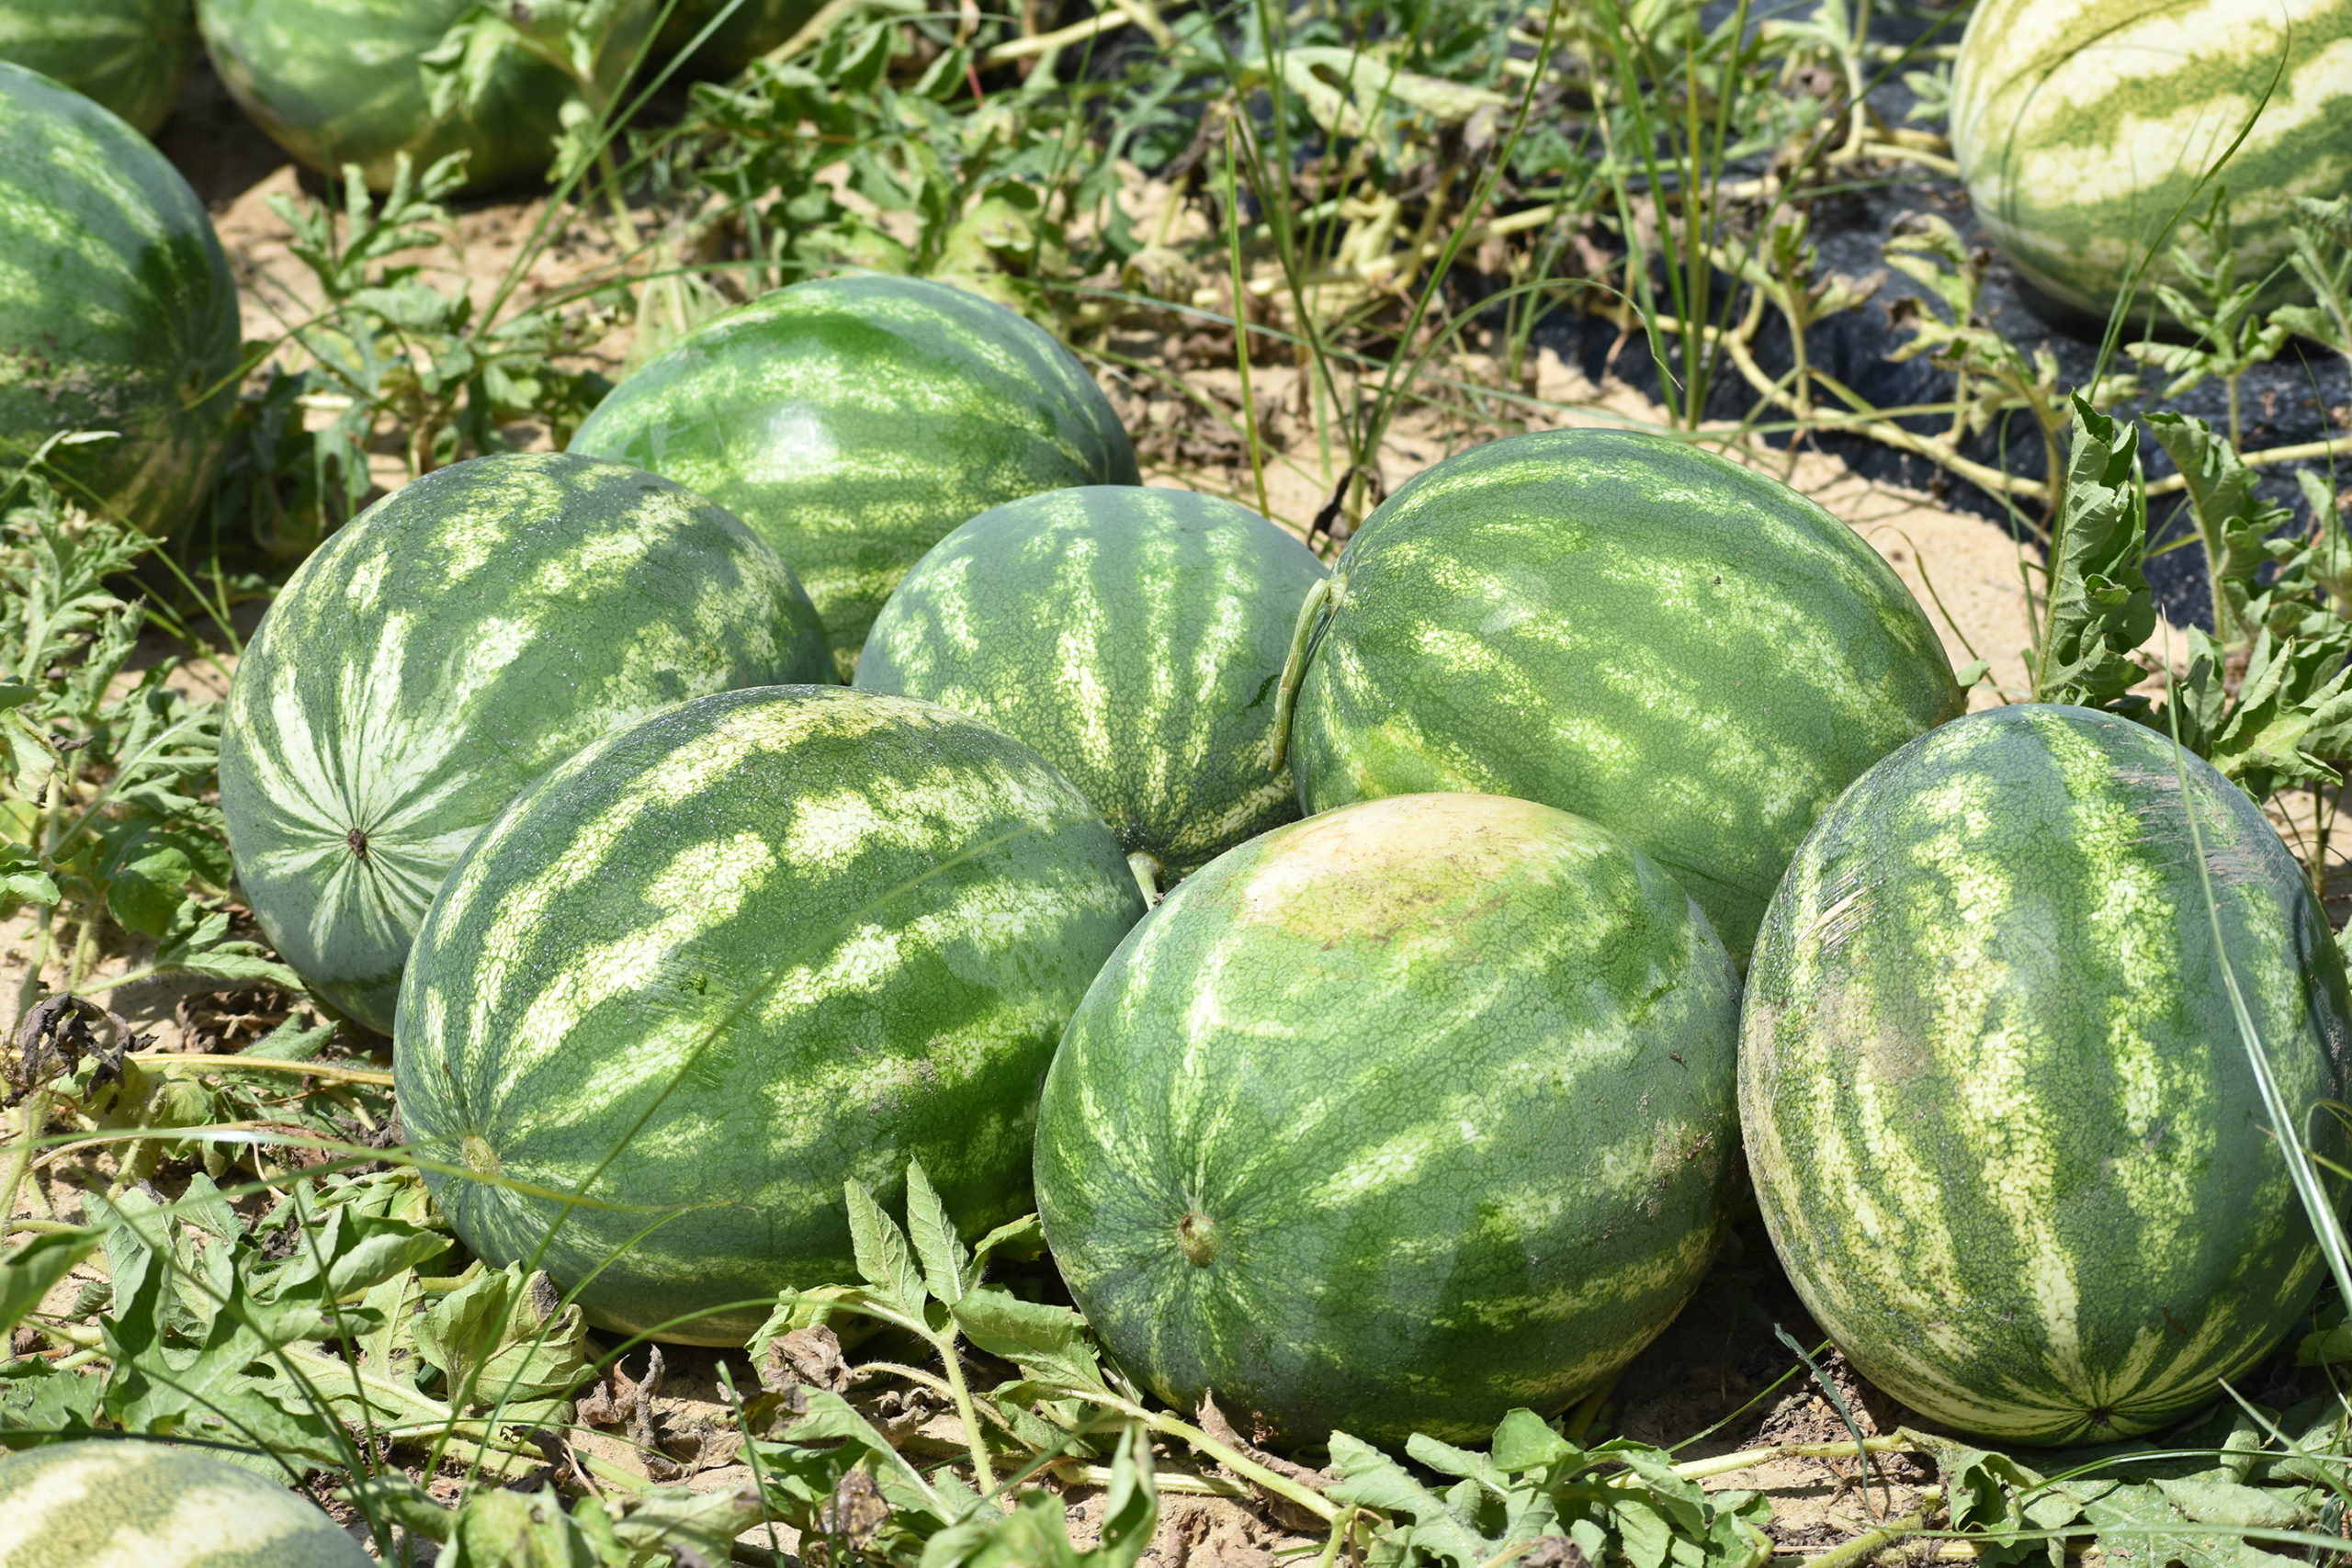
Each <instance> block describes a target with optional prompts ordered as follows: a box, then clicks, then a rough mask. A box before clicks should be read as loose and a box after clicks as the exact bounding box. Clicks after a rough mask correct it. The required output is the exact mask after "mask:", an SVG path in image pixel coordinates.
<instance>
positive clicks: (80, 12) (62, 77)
mask: <svg viewBox="0 0 2352 1568" xmlns="http://www.w3.org/2000/svg"><path fill="white" fill-rule="evenodd" d="M0 60H9V61H14V62H16V63H17V64H18V65H22V66H24V67H26V68H27V69H28V70H32V71H38V72H40V73H41V74H42V75H44V76H47V77H49V78H50V79H51V80H52V81H55V82H59V83H62V85H65V86H68V87H71V88H73V89H74V91H75V92H77V93H84V94H86V95H88V96H90V97H93V98H96V100H97V101H98V102H99V103H101V104H104V105H105V106H106V107H107V108H110V109H112V110H113V111H114V112H115V113H117V114H119V115H120V116H121V117H122V118H125V119H127V120H129V121H130V123H131V125H132V126H133V127H135V128H136V129H137V130H140V131H141V133H143V134H146V135H153V133H154V130H155V128H156V127H157V126H159V125H161V124H163V123H164V117H165V116H167V115H169V114H170V113H171V112H172V105H173V104H174V103H175V102H177V101H178V98H179V96H180V84H181V83H182V82H185V81H187V72H188V67H189V66H190V65H192V64H194V63H195V62H196V12H195V9H194V7H193V6H190V4H189V0H73V3H72V4H70V5H65V4H60V0H0Z"/></svg>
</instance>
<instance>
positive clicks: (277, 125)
mask: <svg viewBox="0 0 2352 1568" xmlns="http://www.w3.org/2000/svg"><path fill="white" fill-rule="evenodd" d="M473 4H474V0H204V4H203V5H201V6H198V10H197V20H198V25H199V26H200V28H202V30H203V34H204V44H205V48H206V50H207V51H209V53H210V55H211V57H212V64H213V68H214V69H215V70H216V71H217V72H219V73H220V81H221V84H222V85H224V86H226V87H227V88H228V89H229V93H230V96H232V97H233V98H235V99H236V100H237V104H238V107H241V108H243V110H244V111H245V113H246V114H247V115H248V116H250V117H251V118H252V119H253V121H254V124H256V125H258V126H260V127H261V128H262V130H264V131H266V133H267V134H268V136H269V138H270V140H271V141H275V142H277V144H278V145H279V146H280V147H283V148H284V149H286V151H287V152H289V153H291V154H292V155H293V156H294V158H295V160H296V161H297V162H299V163H300V164H302V165H303V166H304V167H305V168H308V169H311V170H312V171H314V172H316V173H319V174H322V175H328V176H330V177H334V178H340V177H341V171H342V169H343V166H344V165H345V164H356V165H357V166H358V167H359V170H360V172H361V175H363V177H364V178H365V179H366V180H367V183H368V188H369V189H371V190H375V191H383V190H387V189H389V188H390V186H391V184H392V180H393V177H394V173H395V170H396V167H397V164H398V160H399V156H400V154H401V153H403V152H405V153H406V154H408V157H409V161H410V164H412V166H413V168H414V169H415V170H416V171H417V172H419V173H422V172H423V171H424V169H425V168H426V167H427V166H428V165H430V164H433V163H435V162H436V161H437V160H439V159H441V158H443V157H445V156H447V155H448V154H450V153H452V152H464V153H466V154H467V162H466V183H465V187H464V188H466V189H468V190H488V189H492V188H495V187H498V186H511V185H515V184H516V183H519V182H522V181H526V180H530V179H535V178H537V177H539V176H540V175H544V174H545V173H546V171H547V169H548V164H549V163H550V162H551V160H552V159H553V158H554V156H555V144H556V138H557V137H558V135H559V134H560V132H561V131H562V130H563V124H562V118H561V111H562V108H563V105H564V102H565V100H566V97H567V96H570V95H571V93H572V91H573V88H572V84H571V78H570V77H569V76H568V75H567V74H566V73H563V72H561V71H560V70H558V69H557V68H556V67H555V66H553V65H551V64H549V63H548V62H546V61H543V60H540V59H537V57H535V56H533V55H531V54H529V53H527V52H526V51H524V50H523V49H522V48H521V47H519V46H515V47H511V48H507V49H505V50H503V51H501V52H500V53H499V54H498V56H497V58H496V60H495V61H494V62H492V64H491V65H490V67H489V69H488V71H487V73H485V75H484V77H483V79H482V81H481V85H480V88H479V90H478V91H477V92H475V93H473V94H472V95H471V96H470V98H469V100H468V101H461V102H459V103H458V104H457V105H456V106H455V107H452V108H451V109H450V110H449V112H447V114H442V115H435V113H434V112H433V107H432V103H431V100H430V98H429V96H427V95H428V89H427V86H426V83H425V78H424V69H423V67H422V66H421V65H420V64H419V63H418V61H419V58H420V57H421V56H423V55H424V54H425V53H427V52H428V51H431V50H432V49H434V48H435V46H436V45H438V44H439V43H440V42H441V39H442V37H443V35H444V34H446V33H447V31H448V30H449V28H450V27H451V26H453V25H454V24H455V23H456V22H458V20H459V19H460V18H461V17H464V16H465V14H466V13H467V11H468V10H469V8H471V6H472V5H473ZM658 8H659V6H658V4H657V3H656V0H628V6H626V7H625V9H624V11H623V12H622V15H621V17H620V19H619V21H618V22H617V24H616V28H615V33H614V35H613V36H614V39H615V40H616V41H613V42H609V43H607V45H606V47H605V57H606V58H607V59H614V58H627V57H628V56H630V55H633V54H634V52H635V51H634V50H633V49H632V48H631V47H630V43H629V39H630V38H631V37H632V35H633V36H634V37H635V38H637V39H642V38H644V37H645V35H646V30H647V29H649V28H650V27H651V26H652V23H653V14H654V12H655V11H656V10H657V9H658ZM600 63H601V62H600ZM469 64H470V62H469Z"/></svg>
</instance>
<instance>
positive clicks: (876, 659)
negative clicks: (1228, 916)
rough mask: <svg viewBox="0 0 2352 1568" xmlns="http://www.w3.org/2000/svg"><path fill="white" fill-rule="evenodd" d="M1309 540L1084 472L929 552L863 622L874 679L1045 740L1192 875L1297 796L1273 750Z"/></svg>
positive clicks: (1292, 810) (1072, 776) (1150, 850)
mask: <svg viewBox="0 0 2352 1568" xmlns="http://www.w3.org/2000/svg"><path fill="white" fill-rule="evenodd" d="M1324 575H1325V572H1324V569H1323V563H1322V562H1321V561H1319V560H1317V559H1316V558H1315V555H1314V552H1313V551H1311V550H1309V549H1308V548H1307V547H1306V546H1304V545H1302V544H1300V543H1299V542H1298V541H1297V540H1296V539H1295V538H1293V537H1291V536H1289V535H1288V534H1285V533H1283V531H1282V530H1281V529H1280V528H1277V527H1275V526H1274V525H1272V523H1269V522H1267V521H1266V520H1265V519H1264V518H1262V517H1261V516H1259V515H1258V514H1257V513H1254V512H1251V511H1250V510H1248V509H1247V508H1245V507H1240V506H1237V505H1235V504H1234V503H1233V502H1229V501H1219V500H1218V499H1216V497H1215V496H1207V495H1195V494H1193V492H1192V491H1181V490H1144V489H1141V488H1139V487H1136V486H1132V485H1087V486H1081V487H1080V488H1078V489H1074V490H1057V491H1046V493H1045V494H1043V495H1033V496H1027V497H1024V498H1023V499H1022V500H1020V501H1012V502H1006V503H1005V504H1004V505H1002V506H999V507H994V508H991V509H990V510H989V511H987V512H984V513H980V515H978V517H975V518H973V519H972V520H971V521H970V522H969V523H967V524H965V525H963V526H962V527H960V528H958V529H956V531H955V532H954V533H952V534H950V535H948V536H947V537H945V538H944V539H942V540H941V541H940V542H939V543H938V544H937V545H934V546H933V547H932V549H931V553H930V554H928V555H926V556H924V557H923V558H922V560H920V561H918V562H917V563H916V564H915V569H914V570H912V571H910V572H909V573H908V574H907V577H906V580H905V581H902V582H900V583H899V586H898V589H897V590H896V592H893V593H892V594H891V595H890V599H889V602H888V604H885V605H884V606H883V607H882V614H881V616H880V617H879V618H878V619H876V621H875V623H874V629H873V630H872V631H871V632H870V633H868V634H867V636H866V639H865V652H864V653H863V654H861V655H860V656H859V658H858V662H857V680H856V682H855V683H856V685H857V687H858V688H859V689H860V690H861V691H868V692H895V693H899V694H902V695H905V696H910V697H922V698H923V699H924V700H926V701H928V702H934V703H938V704H940V705H943V706H945V707H951V708H954V709H955V710H956V712H958V713H967V714H970V715H971V716H973V717H974V718H977V719H978V720H980V721H981V722H982V723H984V724H988V725H990V726H992V727H994V728H998V729H1001V730H1002V731H1004V733H1005V734H1007V735H1010V736H1012V738H1013V739H1015V740H1019V741H1022V742H1024V743H1025V744H1027V745H1030V746H1034V747H1035V748H1036V749H1037V750H1038V751H1039V752H1040V753H1041V754H1042V755H1043V756H1044V757H1045V759H1046V761H1049V762H1051V763H1053V764H1054V766H1055V767H1057V768H1059V769H1060V770H1061V771H1062V772H1063V773H1065V774H1066V775H1068V776H1069V781H1070V782H1071V783H1072V784H1076V785H1078V787H1079V788H1080V790H1081V791H1083V792H1084V793H1085V795H1086V797H1087V798H1088V799H1089V800H1091V801H1092V802H1093V803H1094V805H1095V807H1096V809H1098V810H1100V811H1101V812H1102V813H1103V820H1105V821H1107V822H1108V823H1110V824H1111V829H1112V831H1114V832H1115V833H1117V834H1118V835H1119V842H1120V844H1121V846H1122V847H1124V848H1125V850H1126V851H1127V852H1128V853H1129V854H1130V855H1136V854H1141V855H1147V856H1148V857H1149V858H1150V861H1151V863H1152V869H1153V872H1154V874H1155V875H1156V876H1165V877H1174V876H1182V875H1183V874H1186V873H1188V872H1190V871H1192V870H1193V868H1195V867H1197V866H1200V865H1203V864H1204V863H1207V862H1209V861H1211V860H1213V859H1215V858H1216V856H1218V855H1220V854H1223V853H1224V852H1226V851H1227V850H1229V849H1231V848H1232V847H1233V846H1234V845H1236V844H1238V843H1239V842H1241V841H1242V840H1244V839H1253V838H1255V837H1257V836H1258V835H1259V834H1260V833H1262V832H1264V831H1265V830H1266V829H1269V828H1273V827H1278V826H1280V825H1281V824H1283V823H1284V822H1287V821H1289V820H1290V819H1291V818H1295V817H1296V816H1297V815H1298V791H1297V786H1296V784H1295V783H1294V782H1293V781H1292V779H1291V777H1290V773H1289V770H1288V769H1287V768H1285V769H1284V770H1283V772H1282V773H1274V772H1272V770H1271V769H1269V768H1268V766H1267V750H1268V743H1269V741H1270V740H1271V739H1272V734H1273V718H1274V707H1275V687H1276V685H1277V683H1278V682H1280V681H1281V679H1282V672H1283V660H1284V658H1286V657H1287V656H1288V654H1289V652H1290V642H1291V628H1292V626H1293V624H1294V623H1295V620H1296V618H1297V606H1298V602H1299V600H1300V599H1301V598H1302V597H1304V596H1305V594H1306V590H1307V588H1308V587H1309V586H1311V585H1312V584H1314V583H1316V582H1318V581H1322V579H1323V577H1324Z"/></svg>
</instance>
